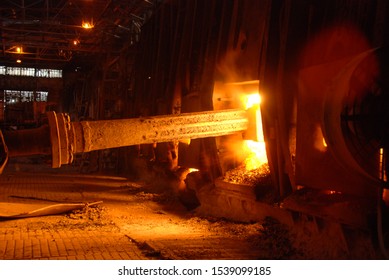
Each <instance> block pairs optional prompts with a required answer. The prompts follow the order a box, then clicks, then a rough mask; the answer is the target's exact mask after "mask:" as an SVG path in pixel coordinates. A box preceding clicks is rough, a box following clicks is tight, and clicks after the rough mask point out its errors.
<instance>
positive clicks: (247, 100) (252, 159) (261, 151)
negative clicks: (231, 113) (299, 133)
mask: <svg viewBox="0 0 389 280" xmlns="http://www.w3.org/2000/svg"><path fill="white" fill-rule="evenodd" d="M242 101H243V104H244V106H245V109H246V110H247V109H249V108H251V107H254V106H258V108H257V110H256V111H257V112H256V123H257V134H258V135H257V139H258V140H259V141H252V140H245V141H244V146H243V149H244V150H245V152H246V154H247V157H246V160H245V167H246V169H247V170H253V169H257V168H259V167H260V166H261V165H262V164H265V163H267V162H268V160H267V155H266V145H265V141H264V140H263V139H264V138H263V130H262V117H261V112H260V108H259V104H260V103H261V96H260V95H259V93H258V92H255V93H250V94H245V95H243V96H242Z"/></svg>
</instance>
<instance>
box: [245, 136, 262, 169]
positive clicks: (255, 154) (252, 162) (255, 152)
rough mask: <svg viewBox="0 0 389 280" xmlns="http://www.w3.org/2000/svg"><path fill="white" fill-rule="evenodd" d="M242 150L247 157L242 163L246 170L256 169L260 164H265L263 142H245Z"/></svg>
mask: <svg viewBox="0 0 389 280" xmlns="http://www.w3.org/2000/svg"><path fill="white" fill-rule="evenodd" d="M244 149H246V152H247V157H246V159H245V161H244V164H245V167H246V169H247V170H254V169H257V168H259V167H260V166H261V165H262V164H265V163H267V155H266V146H265V142H256V141H252V140H246V141H245V143H244Z"/></svg>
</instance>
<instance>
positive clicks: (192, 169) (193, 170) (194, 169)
mask: <svg viewBox="0 0 389 280" xmlns="http://www.w3.org/2000/svg"><path fill="white" fill-rule="evenodd" d="M197 171H199V170H198V169H197V168H189V173H192V172H197Z"/></svg>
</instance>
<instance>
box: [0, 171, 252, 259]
mask: <svg viewBox="0 0 389 280" xmlns="http://www.w3.org/2000/svg"><path fill="white" fill-rule="evenodd" d="M128 184H129V182H126V181H124V180H120V179H111V178H100V179H96V178H92V177H82V176H81V177H77V176H63V175H58V176H57V175H53V174H39V175H36V174H24V173H22V174H8V175H7V174H3V175H2V176H0V202H2V203H9V204H11V203H25V204H26V205H28V204H34V203H35V204H36V203H38V204H39V205H49V204H53V202H54V201H55V202H81V201H96V200H99V199H103V200H108V201H113V202H115V204H113V203H111V204H109V203H108V204H107V205H109V206H107V207H115V206H113V205H119V206H120V207H123V209H125V207H127V206H128V205H131V206H132V207H137V209H143V208H144V209H146V208H147V207H146V206H144V205H143V200H144V201H146V200H147V197H148V196H147V194H144V196H140V198H139V197H138V198H137V199H138V200H139V199H140V200H139V201H138V200H134V198H133V197H132V196H131V192H129V190H131V189H129V188H128V187H127V188H121V186H122V185H124V186H128ZM142 199H143V200H142ZM17 210H20V211H21V210H22V209H17ZM149 210H150V209H149ZM123 211H124V212H123V213H125V215H128V220H126V221H128V222H129V223H134V224H135V225H136V219H135V218H136V217H134V216H131V212H130V211H129V212H128V213H127V212H125V211H127V210H123ZM150 211H151V216H152V217H155V218H159V217H163V218H164V219H165V221H166V222H171V223H174V219H177V217H173V216H169V214H168V213H167V212H166V211H165V210H160V209H151V210H150ZM114 218H115V217H114ZM137 218H138V219H143V218H142V217H137ZM69 221H70V222H71V219H69V218H65V217H64V216H63V215H57V216H45V217H35V218H26V219H17V220H0V259H4V260H11V259H15V260H20V259H26V260H29V259H37V260H47V259H50V260H56V259H60V260H84V259H86V260H108V259H111V260H147V259H193V258H196V259H255V256H256V254H257V252H255V250H252V248H250V244H247V243H245V242H239V241H238V240H237V239H234V238H222V237H217V236H214V237H213V238H204V237H202V234H201V232H200V231H199V230H197V229H188V228H186V229H185V230H186V232H187V233H186V234H185V235H183V236H180V234H176V235H173V236H170V237H163V238H161V237H157V236H155V235H154V233H153V232H152V231H151V230H150V231H148V229H147V225H146V226H145V227H144V228H146V230H145V229H144V228H143V229H142V230H140V231H137V230H136V227H135V229H132V230H130V229H128V228H126V227H125V226H122V227H121V226H118V224H115V223H114V222H115V221H113V222H112V224H108V225H107V224H104V225H99V224H92V225H89V226H85V227H80V225H82V224H77V225H78V226H74V227H73V226H72V224H71V223H70V222H69ZM134 224H133V225H132V226H133V228H134ZM152 226H153V221H150V228H151V227H152ZM160 228H162V229H163V221H162V224H161V225H160ZM159 231H161V230H159ZM162 231H163V230H162ZM197 231H198V232H197ZM139 232H142V233H143V232H146V236H144V235H143V236H142V238H140V237H139V236H140V234H139ZM188 232H189V233H188ZM146 245H147V246H146ZM189 251H190V254H188V252H189Z"/></svg>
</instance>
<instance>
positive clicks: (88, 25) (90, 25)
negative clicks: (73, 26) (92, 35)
mask: <svg viewBox="0 0 389 280" xmlns="http://www.w3.org/2000/svg"><path fill="white" fill-rule="evenodd" d="M81 26H82V28H84V29H92V28H93V27H94V24H93V21H91V22H89V21H82V24H81Z"/></svg>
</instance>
